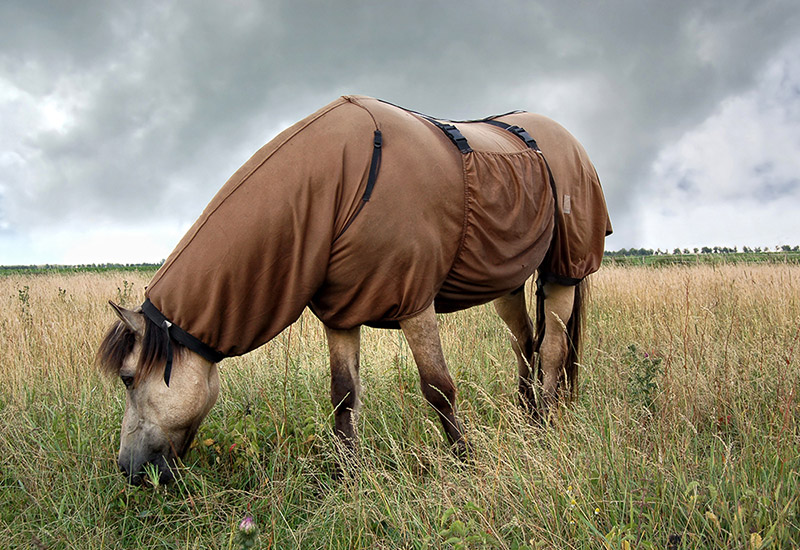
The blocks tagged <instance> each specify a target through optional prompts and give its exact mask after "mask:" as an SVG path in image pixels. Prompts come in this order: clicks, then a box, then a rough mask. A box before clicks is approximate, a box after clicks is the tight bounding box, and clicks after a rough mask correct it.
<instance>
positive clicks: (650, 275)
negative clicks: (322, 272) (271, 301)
mask: <svg viewBox="0 0 800 550" xmlns="http://www.w3.org/2000/svg"><path fill="white" fill-rule="evenodd" d="M150 275H151V273H148V272H106V273H74V274H70V273H50V274H46V275H25V274H10V275H7V276H4V277H0V359H1V360H0V544H2V546H3V547H4V548H35V549H61V548H65V549H66V548H69V549H73V548H74V549H79V548H80V549H100V548H163V549H200V548H211V549H238V548H241V547H243V546H242V542H241V540H240V539H239V534H238V533H237V528H238V525H239V522H240V521H241V520H242V518H244V517H245V516H248V515H249V516H252V518H253V519H254V521H255V524H256V526H257V528H258V531H259V534H258V538H257V542H256V545H257V547H259V548H303V549H308V548H342V549H349V548H378V549H381V548H386V549H389V548H419V549H422V548H500V549H515V550H516V549H523V548H526V549H541V548H548V549H550V548H554V549H562V548H598V549H606V548H608V549H610V548H615V549H636V548H659V549H664V548H668V549H678V548H686V549H689V548H692V549H694V548H709V549H711V548H714V549H717V548H742V549H757V548H792V547H798V546H800V503H799V502H798V498H799V496H798V495H800V401H799V400H798V399H799V397H798V380H799V379H800V359H798V355H800V349H798V347H800V266H798V265H792V264H772V265H751V264H736V265H733V264H722V265H687V266H671V267H661V268H655V267H651V266H639V267H630V266H618V265H605V266H604V267H603V268H601V270H600V271H599V272H598V273H597V274H596V275H595V276H593V277H592V295H591V300H590V302H589V307H588V312H587V326H586V330H585V334H586V341H585V346H584V354H583V359H582V366H581V374H580V380H581V383H580V394H579V397H578V398H577V400H576V401H575V402H574V403H573V404H572V405H571V406H569V407H564V408H562V409H561V410H560V411H559V414H558V418H557V420H556V421H555V422H554V423H553V424H552V425H551V426H549V427H542V426H538V425H535V424H532V423H531V422H529V421H528V419H527V418H526V417H525V415H524V414H522V413H521V412H520V411H519V410H518V408H517V407H516V404H515V403H516V395H515V391H516V389H515V388H516V383H515V371H516V364H515V360H514V357H513V354H512V352H511V349H510V346H509V345H508V335H507V332H506V330H505V328H504V326H503V325H502V323H501V322H500V321H499V319H498V318H497V317H496V316H495V315H494V312H493V309H492V308H491V306H483V307H479V308H474V309H472V310H468V311H465V312H461V313H457V314H451V315H447V316H442V317H440V323H441V327H442V335H443V344H444V347H445V355H446V357H447V359H448V361H449V365H450V369H451V372H452V374H453V376H454V378H455V379H456V381H457V384H458V388H459V402H458V404H459V407H460V414H461V416H462V418H463V419H464V420H465V422H466V424H467V430H468V437H469V439H470V441H471V443H472V446H473V448H474V450H475V452H474V457H473V458H472V460H471V461H469V462H466V463H465V462H460V461H459V460H457V459H456V458H454V457H453V456H452V455H451V453H450V451H449V449H448V446H447V445H446V444H445V441H444V439H443V436H442V433H441V429H440V427H439V424H438V420H436V418H435V417H434V415H433V413H432V411H431V410H430V409H429V407H428V405H427V404H426V403H425V401H424V399H423V398H422V395H421V392H420V390H419V382H418V378H417V374H416V368H415V367H414V364H413V360H412V358H411V354H410V351H409V349H408V347H407V345H406V343H405V342H404V340H403V337H402V335H401V334H400V333H399V332H395V331H380V330H370V329H365V331H364V334H363V336H362V344H363V347H362V355H361V372H362V384H363V387H364V394H363V401H364V405H363V409H362V414H361V425H360V434H361V446H360V449H359V452H358V454H357V456H356V457H355V458H354V464H353V467H351V468H349V469H345V470H344V471H343V472H342V473H341V475H337V473H338V472H339V468H338V467H337V463H338V462H337V460H338V458H337V457H338V454H337V450H336V444H335V441H334V436H333V433H332V428H331V424H332V418H331V406H330V403H329V397H328V387H329V386H328V385H329V375H328V368H327V347H326V344H325V341H324V337H323V330H322V327H321V325H320V323H319V322H318V321H317V320H316V319H315V318H314V317H313V316H312V315H310V314H309V313H308V312H306V313H305V314H304V315H303V317H302V318H301V319H300V320H299V321H298V322H297V323H295V324H294V325H293V326H292V327H291V328H290V329H287V330H286V331H284V332H283V333H282V334H281V335H279V336H278V337H277V338H276V339H275V340H273V341H272V342H270V343H269V344H267V345H266V346H264V347H262V348H261V349H259V350H257V351H255V352H253V353H251V354H249V355H247V356H244V357H241V358H234V359H227V360H225V361H223V362H222V363H221V367H220V374H221V379H222V391H221V395H220V399H219V401H218V403H217V405H216V406H215V408H214V409H213V410H212V412H211V414H210V415H209V417H208V418H207V419H206V421H205V423H204V424H203V425H202V427H201V428H200V432H199V434H198V437H197V439H196V441H195V443H194V445H193V448H192V449H191V451H190V452H189V454H188V456H187V458H186V460H185V462H184V467H182V468H181V469H180V471H179V475H178V480H177V482H175V483H173V484H171V485H168V486H152V485H151V486H149V487H145V488H136V487H130V486H128V485H127V484H126V482H125V480H124V478H123V476H122V475H121V474H120V473H119V472H118V471H117V467H116V453H117V447H118V444H119V426H120V421H121V417H122V411H123V408H124V401H125V396H124V391H123V386H122V384H121V383H120V382H119V381H118V380H111V379H107V378H104V377H103V376H101V375H100V374H99V373H98V372H97V369H96V368H95V367H94V366H93V360H94V353H95V350H96V347H97V344H98V343H99V341H100V340H101V338H102V336H103V334H104V332H105V330H106V329H107V327H108V325H109V324H110V323H111V321H112V320H113V318H114V317H113V314H112V312H111V310H110V309H109V308H108V306H107V305H106V302H107V300H109V299H113V300H115V301H117V302H121V303H122V304H123V305H127V306H129V307H130V306H134V305H138V304H139V303H140V302H141V300H142V292H143V289H144V286H145V284H146V283H147V281H148V280H149V277H150Z"/></svg>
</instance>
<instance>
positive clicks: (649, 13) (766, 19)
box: [0, 0, 800, 265]
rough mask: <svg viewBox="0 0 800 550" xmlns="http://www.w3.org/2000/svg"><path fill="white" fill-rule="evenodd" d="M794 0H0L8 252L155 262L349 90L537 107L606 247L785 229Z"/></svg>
mask: <svg viewBox="0 0 800 550" xmlns="http://www.w3.org/2000/svg"><path fill="white" fill-rule="evenodd" d="M798 31H800V2H797V0H786V1H782V0H762V1H757V0H753V1H749V0H726V1H724V2H723V1H717V0H714V1H708V0H705V1H704V0H688V1H683V0H670V1H655V0H624V1H623V0H616V1H613V0H612V1H607V2H594V1H588V0H586V1H578V0H565V1H558V2H544V1H531V0H491V1H488V0H486V1H477V0H460V1H458V2H456V1H454V0H447V1H445V0H410V1H404V2H379V1H371V2H368V1H355V0H344V1H336V2H334V1H331V0H324V1H322V0H321V1H302V0H275V1H254V0H226V1H224V2H223V1H216V2H213V1H183V2H178V1H168V0H159V1H146V0H144V1H136V2H130V1H126V2H117V1H109V0H102V1H92V0H82V1H81V2H57V1H52V2H44V1H37V0H4V1H3V2H2V3H0V265H20V264H45V263H49V264H81V263H105V262H122V263H137V262H158V261H160V260H162V259H163V258H165V257H166V256H167V255H168V254H169V252H170V251H171V250H172V249H173V248H174V246H175V245H176V244H177V242H178V240H179V239H180V237H181V236H182V235H183V234H184V233H185V232H186V230H187V229H188V228H189V226H190V225H191V224H192V223H193V222H194V220H195V219H196V218H197V217H198V216H199V215H200V213H201V212H202V210H203V208H204V206H205V205H206V204H207V203H208V201H209V200H210V199H211V197H213V195H214V194H215V193H216V191H217V190H218V189H219V187H221V186H222V185H223V184H224V183H225V181H226V180H227V179H228V177H229V176H230V175H231V174H232V173H233V172H234V171H235V170H236V169H237V168H238V167H239V166H240V165H241V164H243V163H244V161H246V160H247V159H248V158H249V157H250V155H252V154H253V153H254V152H255V151H256V150H257V149H259V148H260V147H261V146H262V145H263V144H264V143H266V142H267V141H269V140H270V139H271V138H272V137H274V136H275V135H276V134H277V133H278V132H279V131H280V130H282V129H283V128H286V127H287V126H289V125H290V124H292V123H294V122H295V121H297V120H300V119H301V118H303V117H305V116H306V115H308V114H310V113H312V112H314V111H315V110H317V109H318V108H320V107H322V106H323V105H325V104H327V103H329V102H330V101H332V100H333V99H335V98H336V97H338V96H340V95H343V94H365V95H370V96H374V97H378V98H381V99H385V100H387V101H390V102H392V103H396V104H399V105H403V106H406V107H409V108H412V109H414V110H417V111H421V112H425V113H428V114H431V115H433V116H436V117H441V118H451V119H464V118H478V117H483V116H488V115H492V114H497V113H502V112H506V111H509V110H514V109H522V110H527V111H531V112H538V113H542V114H545V115H547V116H550V117H551V118H553V119H555V120H557V121H558V122H560V123H561V124H562V125H564V126H565V127H566V128H567V129H568V130H569V131H570V132H571V133H572V134H573V135H575V136H576V137H577V138H578V139H579V140H580V141H581V142H582V143H583V145H584V147H585V148H586V150H587V151H588V152H589V155H590V156H591V158H592V160H593V162H594V164H595V166H596V168H597V171H598V173H599V175H600V178H601V180H602V182H603V188H604V191H605V194H606V201H607V203H608V207H609V213H610V215H611V219H612V223H613V225H614V230H615V232H614V234H613V235H612V236H611V237H609V238H608V240H607V241H606V249H607V250H618V249H620V248H653V249H656V248H660V249H662V250H670V251H671V250H672V249H673V248H676V247H677V248H690V249H691V248H694V247H702V246H729V247H733V246H738V247H740V248H741V247H743V246H750V247H757V246H758V247H770V248H773V247H775V246H776V245H783V244H789V245H797V244H800V32H798Z"/></svg>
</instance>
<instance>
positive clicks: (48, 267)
mask: <svg viewBox="0 0 800 550" xmlns="http://www.w3.org/2000/svg"><path fill="white" fill-rule="evenodd" d="M163 264H164V260H161V261H160V262H158V263H137V264H123V263H102V264H73V265H63V264H40V265H0V270H6V271H65V270H68V271H69V270H74V271H114V270H124V271H135V270H143V271H144V270H151V269H158V268H159V267H161V266H162V265H163Z"/></svg>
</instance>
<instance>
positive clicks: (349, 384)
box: [325, 326, 361, 449]
mask: <svg viewBox="0 0 800 550" xmlns="http://www.w3.org/2000/svg"><path fill="white" fill-rule="evenodd" d="M325 334H326V336H327V338H328V349H329V350H330V356H331V403H332V404H333V411H334V413H333V415H334V427H335V431H336V435H337V436H339V439H340V440H341V441H342V443H344V444H345V446H346V447H347V448H349V449H354V448H355V445H356V443H357V441H358V440H357V435H356V432H357V425H358V411H359V409H360V408H361V400H360V398H359V394H360V393H361V381H360V379H359V376H358V354H359V348H360V344H361V327H356V328H353V329H350V330H336V329H332V328H330V327H327V326H326V327H325Z"/></svg>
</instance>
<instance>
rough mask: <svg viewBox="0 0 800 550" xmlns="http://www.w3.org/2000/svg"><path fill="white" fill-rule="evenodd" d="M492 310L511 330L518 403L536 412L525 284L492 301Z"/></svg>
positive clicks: (531, 324) (531, 346)
mask: <svg viewBox="0 0 800 550" xmlns="http://www.w3.org/2000/svg"><path fill="white" fill-rule="evenodd" d="M494 309H495V311H497V314H498V315H499V316H500V318H501V319H502V320H503V322H504V323H505V324H506V325H507V326H508V329H509V330H510V331H511V348H512V349H513V350H514V354H515V355H516V356H517V372H518V373H519V402H520V405H521V406H522V407H523V408H524V409H527V410H530V411H536V410H537V409H538V407H537V397H536V387H535V380H534V376H533V347H534V343H533V323H532V322H531V318H530V315H528V308H527V306H526V305H525V287H520V288H518V289H517V290H515V291H514V292H512V293H511V294H507V295H505V296H501V297H500V298H497V299H496V300H495V301H494Z"/></svg>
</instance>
